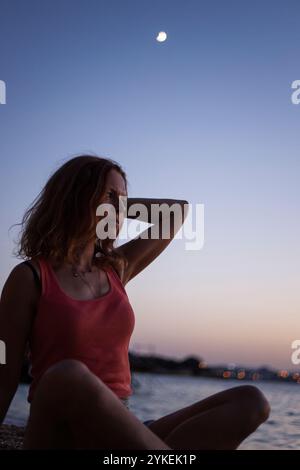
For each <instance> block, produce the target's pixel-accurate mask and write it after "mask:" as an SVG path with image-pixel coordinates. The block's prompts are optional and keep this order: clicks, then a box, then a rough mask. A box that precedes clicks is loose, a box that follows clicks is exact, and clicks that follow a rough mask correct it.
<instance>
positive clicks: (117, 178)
mask: <svg viewBox="0 0 300 470" xmlns="http://www.w3.org/2000/svg"><path fill="white" fill-rule="evenodd" d="M119 196H126V197H127V196H128V195H127V191H126V184H125V181H124V178H123V176H122V175H121V174H120V173H119V172H118V171H117V170H115V169H112V170H110V171H109V173H108V174H107V178H106V185H105V192H104V197H103V199H102V201H101V203H110V204H113V206H114V207H115V210H116V234H117V236H118V234H119V232H120V230H121V228H122V225H123V222H124V213H123V211H122V210H121V212H119ZM121 207H122V204H121Z"/></svg>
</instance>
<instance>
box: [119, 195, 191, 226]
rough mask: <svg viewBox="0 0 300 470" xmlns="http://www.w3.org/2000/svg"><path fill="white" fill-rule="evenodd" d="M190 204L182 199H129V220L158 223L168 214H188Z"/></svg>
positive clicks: (127, 215)
mask: <svg viewBox="0 0 300 470" xmlns="http://www.w3.org/2000/svg"><path fill="white" fill-rule="evenodd" d="M187 210H188V202H187V201H186V200H180V199H155V198H131V197H130V198H127V214H126V217H127V218H128V219H138V220H141V221H143V222H147V223H157V222H158V221H159V220H160V219H161V217H163V216H164V214H165V215H167V214H172V212H174V213H175V214H176V212H177V213H180V215H182V214H183V215H184V218H185V216H186V214H187Z"/></svg>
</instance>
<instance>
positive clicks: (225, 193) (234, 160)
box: [0, 0, 300, 368]
mask: <svg viewBox="0 0 300 470" xmlns="http://www.w3.org/2000/svg"><path fill="white" fill-rule="evenodd" d="M299 17H300V3H299V1H296V0H295V1H291V0H288V1H285V2H282V1H274V0H272V1H271V0H270V1H267V0H264V1H263V2H262V1H251V2H246V1H240V0H239V1H238V0H236V1H230V0H229V1H226V2H224V1H223V0H219V1H201V0H181V1H177V0H160V1H158V0H139V1H137V0H119V1H116V0H107V1H101V0H97V1H96V0H88V1H83V0H80V1H79V0H51V1H50V0H43V1H34V0H26V2H24V1H21V0H20V1H16V0H0V22H1V25H0V79H1V80H4V81H5V82H6V86H7V104H6V105H1V106H0V158H1V173H0V196H1V199H0V201H1V202H0V207H1V226H0V249H1V269H0V287H1V288H2V286H3V283H4V281H5V279H6V278H7V276H8V274H9V272H10V270H11V269H12V267H13V266H14V265H16V264H17V263H19V262H20V261H21V260H18V259H16V258H15V257H14V256H13V254H12V250H13V248H14V243H13V240H14V239H16V237H17V235H18V227H15V228H14V229H12V230H11V231H10V232H9V233H8V229H9V227H10V226H11V225H12V224H14V223H18V222H20V221H21V217H22V215H23V213H24V211H25V209H26V208H27V207H28V205H29V204H30V203H31V202H32V200H33V199H34V198H35V197H36V195H37V194H38V192H39V191H40V190H41V189H42V187H43V185H44V184H45V182H46V180H47V178H48V176H49V175H50V173H51V172H53V171H54V170H55V169H56V168H58V167H59V166H60V165H61V164H62V163H64V162H65V161H66V160H67V159H69V158H71V157H72V156H74V155H75V154H79V153H81V152H93V153H96V154H99V155H103V156H108V157H110V158H113V159H114V160H117V161H119V162H120V163H121V165H122V166H123V167H124V169H125V171H126V172H127V174H128V178H129V182H130V187H129V196H131V197H155V198H174V199H176V198H178V199H187V200H188V201H189V202H190V204H191V209H190V210H191V211H193V210H194V209H193V205H194V204H196V203H203V204H204V205H205V244H204V247H203V249H202V250H201V251H187V250H186V249H185V243H184V240H174V241H173V242H172V243H171V245H169V246H168V247H167V249H166V250H165V251H164V252H163V254H162V255H161V256H160V257H159V258H157V259H156V260H155V261H154V262H153V263H152V264H151V265H150V266H148V267H147V268H146V269H145V270H144V271H143V272H142V273H141V274H139V275H138V276H137V277H136V278H134V279H133V280H132V281H131V282H130V283H129V284H128V285H127V292H128V295H129V298H130V300H131V303H132V305H133V308H134V310H135V314H136V327H135V331H134V333H133V336H132V341H131V350H133V351H138V352H148V351H150V350H151V351H155V352H156V353H159V354H163V355H166V356H175V357H178V358H182V357H184V356H186V355H190V354H193V355H194V354H195V355H199V356H201V357H203V358H204V359H205V360H206V361H207V362H208V363H223V362H235V363H243V364H245V365H261V364H265V365H269V366H276V367H277V366H278V367H287V368H292V364H291V359H290V357H291V352H292V350H291V342H292V341H293V340H294V339H299V338H300V312H299V304H300V302H299V301H300V293H299V291H300V290H299V281H300V275H299V261H300V249H299V239H300V222H299V169H300V159H299V157H300V155H299V147H300V141H299V130H300V105H298V106H297V105H293V104H292V102H291V93H292V91H291V83H292V82H293V81H294V80H297V79H300V69H299V44H300V28H299ZM159 31H166V32H167V34H168V39H167V41H166V42H164V43H158V42H157V41H156V40H155V38H156V35H157V33H158V32H159ZM298 367H299V366H298Z"/></svg>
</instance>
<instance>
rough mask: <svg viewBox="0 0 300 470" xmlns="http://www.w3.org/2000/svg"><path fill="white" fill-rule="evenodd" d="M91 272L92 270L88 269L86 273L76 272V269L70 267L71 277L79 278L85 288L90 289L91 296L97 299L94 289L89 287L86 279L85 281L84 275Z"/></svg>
mask: <svg viewBox="0 0 300 470" xmlns="http://www.w3.org/2000/svg"><path fill="white" fill-rule="evenodd" d="M91 272H92V268H90V269H89V270H88V271H82V272H80V271H78V270H77V269H76V267H75V266H72V274H73V277H79V278H80V279H81V280H82V281H83V282H84V283H85V284H86V285H87V286H88V288H89V289H90V291H91V293H92V294H93V298H96V297H97V294H96V293H95V291H94V289H93V288H92V286H91V285H90V283H89V282H88V280H87V279H85V274H86V273H91Z"/></svg>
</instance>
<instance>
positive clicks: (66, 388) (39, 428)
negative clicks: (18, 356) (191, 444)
mask: <svg viewBox="0 0 300 470" xmlns="http://www.w3.org/2000/svg"><path fill="white" fill-rule="evenodd" d="M23 448H24V449H47V448H48V449H51V448H52V449H54V448H82V449H83V448H85V449H92V448H94V449H135V450H138V449H149V450H155V449H170V447H169V446H168V445H167V444H166V443H165V442H164V441H163V440H161V439H160V438H159V437H158V436H157V435H156V434H154V433H153V432H152V431H151V430H150V429H149V428H148V427H147V426H145V425H144V424H143V423H142V422H141V421H140V420H139V419H138V418H137V417H136V416H135V415H134V414H133V413H131V412H130V411H129V410H128V409H127V408H126V407H125V406H124V404H123V403H122V402H121V401H120V400H119V398H118V397H117V396H116V395H115V394H114V393H113V392H112V391H111V390H110V389H109V388H108V387H107V386H106V385H105V384H104V383H103V382H102V381H101V380H100V379H98V377H96V376H95V375H94V374H93V373H92V372H90V370H89V369H88V368H87V367H86V366H85V365H84V364H83V363H81V362H79V361H76V360H71V359H70V360H65V361H61V362H59V363H57V364H55V365H54V366H52V367H50V368H49V369H48V370H47V372H46V373H45V374H44V375H43V377H42V378H41V379H40V382H39V385H38V387H37V389H36V393H35V397H34V400H33V402H32V404H31V410H30V417H29V421H28V425H27V428H26V432H25V438H24V445H23Z"/></svg>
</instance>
